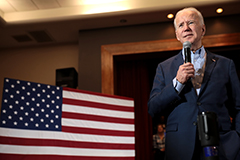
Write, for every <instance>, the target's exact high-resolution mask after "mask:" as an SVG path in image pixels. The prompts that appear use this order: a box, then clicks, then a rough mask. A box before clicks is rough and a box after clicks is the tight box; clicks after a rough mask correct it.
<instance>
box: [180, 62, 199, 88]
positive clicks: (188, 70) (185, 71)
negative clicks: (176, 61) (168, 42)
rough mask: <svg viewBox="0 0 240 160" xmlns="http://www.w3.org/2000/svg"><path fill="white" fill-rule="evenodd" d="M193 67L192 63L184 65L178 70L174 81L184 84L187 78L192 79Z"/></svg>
mask: <svg viewBox="0 0 240 160" xmlns="http://www.w3.org/2000/svg"><path fill="white" fill-rule="evenodd" d="M194 72H195V70H194V66H193V64H192V63H189V62H188V63H184V64H183V65H180V66H179V68H178V72H177V76H176V79H177V80H178V82H180V83H182V84H184V83H186V82H187V80H188V79H189V78H194Z"/></svg>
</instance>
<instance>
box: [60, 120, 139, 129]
mask: <svg viewBox="0 0 240 160" xmlns="http://www.w3.org/2000/svg"><path fill="white" fill-rule="evenodd" d="M62 126H71V127H76V126H77V127H83V128H95V129H107V130H117V131H134V125H133V124H120V123H109V122H97V121H88V120H75V119H69V118H62Z"/></svg>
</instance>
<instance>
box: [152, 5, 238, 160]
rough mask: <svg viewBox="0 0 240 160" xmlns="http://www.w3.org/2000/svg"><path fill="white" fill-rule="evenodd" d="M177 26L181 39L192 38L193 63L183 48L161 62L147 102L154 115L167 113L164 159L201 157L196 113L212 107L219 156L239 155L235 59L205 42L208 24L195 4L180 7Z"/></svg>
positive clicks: (235, 158) (230, 158)
mask: <svg viewBox="0 0 240 160" xmlns="http://www.w3.org/2000/svg"><path fill="white" fill-rule="evenodd" d="M174 26H175V32H176V37H177V39H178V40H179V41H180V42H181V43H184V42H186V41H189V42H190V43H191V44H192V45H191V60H192V61H191V62H192V63H189V62H188V63H184V59H185V57H184V54H183V51H181V52H180V53H179V54H177V55H176V56H174V57H171V58H169V59H168V60H166V61H164V62H162V63H160V64H159V65H158V67H157V71H156V75H155V78H154V83H153V88H152V91H151V93H150V99H149V102H148V111H149V114H150V115H151V116H152V117H154V116H155V115H158V114H165V115H166V117H167V124H166V159H167V160H198V159H203V155H202V154H203V153H201V152H202V148H201V145H200V142H199V138H198V131H197V116H198V114H200V113H202V112H207V111H209V112H214V113H216V114H217V117H218V125H219V126H218V127H219V134H220V135H219V137H220V142H219V143H220V144H219V157H220V160H225V159H226V160H239V159H240V156H239V148H240V139H239V134H240V82H239V79H238V76H237V73H236V69H235V65H234V63H233V61H232V60H230V59H228V58H225V57H222V56H219V55H215V54H213V53H211V52H209V51H208V50H206V49H205V48H204V46H203V45H202V37H203V36H204V34H205V32H206V27H205V24H204V20H203V17H202V15H201V13H200V12H199V11H198V10H196V9H195V8H185V9H183V10H181V11H179V12H178V13H177V14H176V16H175V19H174ZM232 113H233V114H232ZM230 116H231V117H233V119H234V124H233V123H231V121H230ZM233 126H234V130H232V128H233Z"/></svg>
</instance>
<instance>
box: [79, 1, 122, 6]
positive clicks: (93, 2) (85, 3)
mask: <svg viewBox="0 0 240 160" xmlns="http://www.w3.org/2000/svg"><path fill="white" fill-rule="evenodd" d="M120 1H125V0H82V3H83V4H84V5H90V4H104V3H114V2H120Z"/></svg>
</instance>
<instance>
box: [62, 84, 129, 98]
mask: <svg viewBox="0 0 240 160" xmlns="http://www.w3.org/2000/svg"><path fill="white" fill-rule="evenodd" d="M63 90H64V91H71V92H76V93H85V94H91V95H96V96H101V97H109V98H117V99H122V100H132V101H133V98H129V97H122V96H117V95H110V94H104V93H97V92H91V91H85V90H80V89H73V88H67V87H63Z"/></svg>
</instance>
